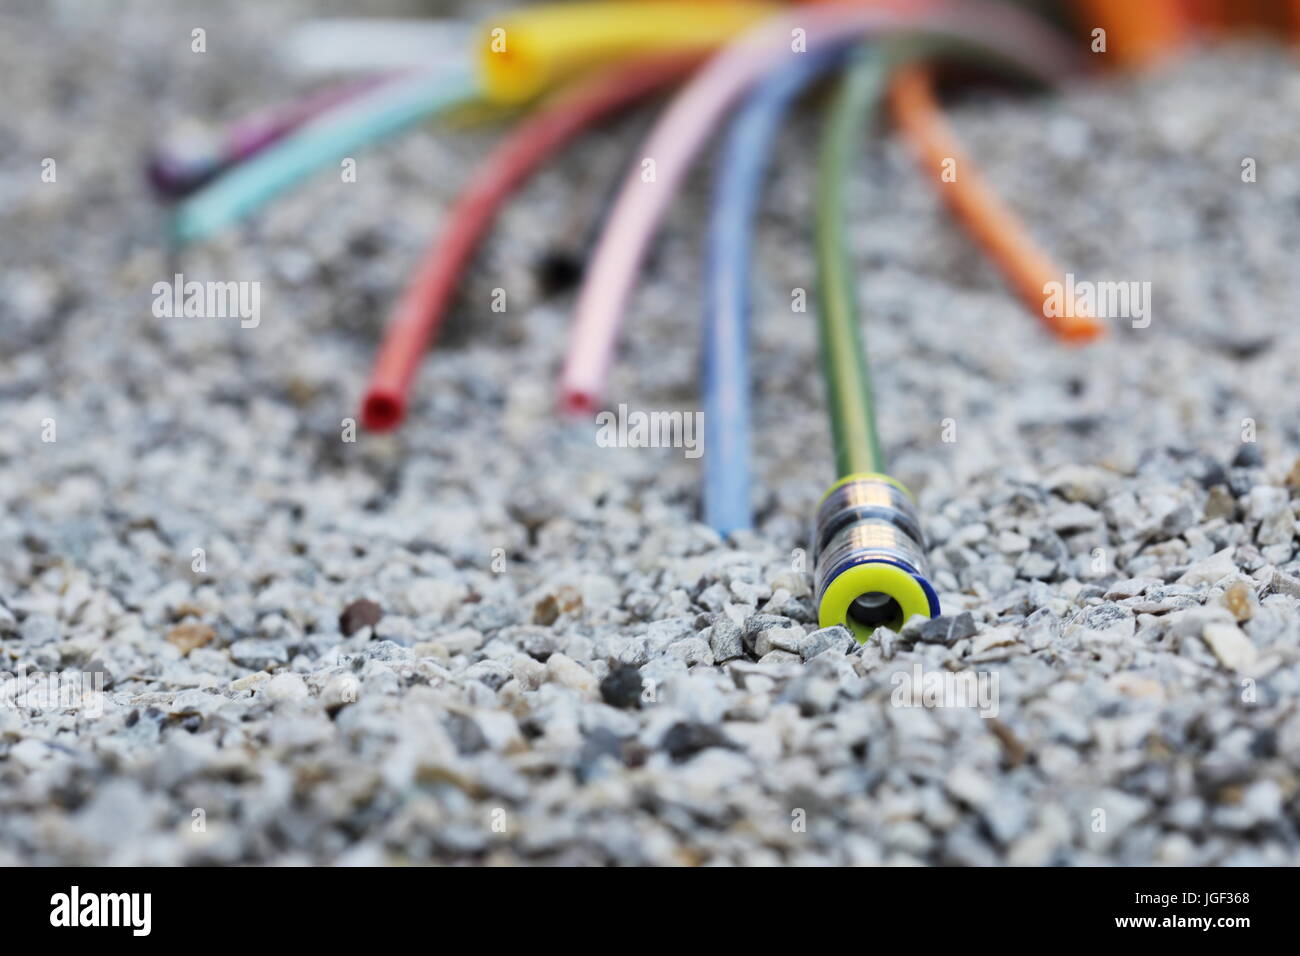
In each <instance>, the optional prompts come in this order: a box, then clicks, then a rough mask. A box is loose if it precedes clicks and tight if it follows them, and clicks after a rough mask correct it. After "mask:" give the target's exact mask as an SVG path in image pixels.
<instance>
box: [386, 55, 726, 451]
mask: <svg viewBox="0 0 1300 956" xmlns="http://www.w3.org/2000/svg"><path fill="white" fill-rule="evenodd" d="M701 58H702V54H700V53H698V52H692V53H690V54H677V55H672V56H659V57H654V58H652V59H643V60H638V61H636V62H634V63H632V64H630V65H628V66H624V67H619V68H615V69H613V70H610V71H608V72H605V73H601V74H599V75H597V76H595V77H593V78H592V80H591V81H590V82H587V83H584V84H583V85H582V86H581V87H579V88H578V89H576V90H574V91H573V92H572V93H570V94H568V95H564V96H562V97H561V98H560V99H558V100H557V101H556V102H555V103H554V104H552V105H550V106H546V107H543V108H542V109H541V110H540V111H539V112H537V113H536V114H534V115H533V116H531V117H529V118H528V119H527V120H525V121H524V122H523V123H521V124H520V125H519V126H518V127H516V128H515V130H514V131H513V132H512V133H511V134H510V135H509V137H507V139H506V140H505V141H504V142H502V143H501V144H500V145H499V146H497V148H496V149H495V150H494V151H493V153H492V154H491V156H489V157H488V160H487V163H486V164H485V165H484V166H483V167H482V168H481V169H480V171H479V173H478V175H476V176H475V177H474V178H473V179H472V180H471V181H470V183H469V185H468V186H466V187H465V189H464V191H463V192H462V193H461V194H460V196H458V197H457V199H456V204H455V206H454V207H453V208H452V211H451V214H450V217H449V219H448V222H447V226H446V228H445V229H444V230H443V231H442V234H441V235H439V236H438V238H437V240H436V241H435V242H434V243H433V245H431V246H430V247H429V250H428V252H427V253H426V254H425V257H424V261H423V262H422V263H421V264H420V267H419V269H418V271H417V272H416V273H415V276H414V278H413V279H412V280H411V282H410V284H409V285H408V286H407V287H406V291H405V292H404V293H403V294H402V298H401V301H400V302H399V303H398V305H397V308H396V310H395V311H394V313H393V316H392V318H391V319H390V320H389V324H388V330H387V331H386V332H385V333H384V341H383V343H382V344H381V345H380V348H379V355H378V357H377V358H376V360H375V367H374V369H373V371H372V372H371V373H370V384H369V386H368V387H367V388H366V394H365V398H364V399H363V401H362V404H361V421H362V423H363V424H364V425H365V426H366V428H369V429H371V430H372V431H387V430H389V429H391V428H395V427H397V425H399V424H400V423H401V421H402V419H403V417H405V414H406V401H407V395H408V393H409V392H410V389H411V384H412V382H413V380H414V378H415V373H416V370H417V369H418V368H419V366H420V361H421V359H422V358H423V357H424V353H425V351H426V350H427V349H428V348H429V346H430V345H431V344H432V342H433V340H434V338H435V337H436V335H437V333H438V329H439V328H440V327H441V326H442V322H443V319H444V318H445V317H446V314H447V307H448V306H449V305H450V303H451V298H452V295H453V293H454V292H455V290H456V282H457V280H458V279H459V278H460V275H461V273H462V272H464V270H465V267H466V266H467V265H468V264H469V261H470V258H471V257H472V256H473V254H474V249H475V247H476V246H477V245H478V243H479V241H480V240H481V239H482V238H483V236H484V235H485V234H486V232H487V230H488V227H489V226H490V225H491V224H492V220H493V219H494V218H495V217H496V214H497V212H498V211H499V210H500V208H501V206H502V205H503V204H504V203H505V200H506V198H507V197H508V196H509V195H510V193H512V192H513V191H514V190H515V189H517V188H518V187H519V186H520V185H521V184H522V183H523V182H524V180H526V179H527V178H528V176H529V175H530V174H531V173H533V172H534V171H535V170H536V169H537V168H538V167H540V166H541V165H542V163H544V162H545V161H546V160H547V159H549V158H550V157H551V156H552V155H554V154H555V153H556V152H558V151H559V150H560V149H561V148H562V147H563V146H564V145H565V144H566V143H568V142H569V141H570V140H572V139H573V138H574V137H575V136H577V135H578V134H579V133H581V132H582V131H583V130H584V129H586V128H587V127H589V126H591V125H592V124H594V123H596V122H597V121H598V120H600V119H602V118H604V117H606V116H608V115H610V114H611V113H613V112H614V111H616V110H617V109H619V108H620V107H623V106H626V105H628V104H629V103H631V102H633V101H635V100H637V99H640V98H641V97H643V96H646V95H648V94H650V93H653V92H654V91H655V90H657V89H660V88H661V87H664V86H667V85H669V84H671V83H673V82H674V81H676V80H679V79H681V78H682V77H684V76H685V75H686V74H687V73H689V72H690V70H691V69H692V68H693V67H695V66H696V65H697V64H698V63H699V62H700V60H701Z"/></svg>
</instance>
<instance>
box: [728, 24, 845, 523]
mask: <svg viewBox="0 0 1300 956" xmlns="http://www.w3.org/2000/svg"><path fill="white" fill-rule="evenodd" d="M849 49H850V47H849V46H848V45H844V46H840V47H838V48H836V49H833V50H828V51H826V52H824V53H816V54H803V55H800V56H798V57H796V61H795V63H794V64H792V65H791V66H788V67H785V68H783V69H782V70H780V71H779V72H777V73H774V74H772V75H771V76H770V77H768V78H767V79H766V80H764V81H763V82H762V84H760V85H759V86H758V87H757V88H756V89H755V90H754V92H753V93H752V94H750V96H749V98H748V99H747V100H746V101H745V104H744V106H742V107H741V109H740V111H739V112H738V113H737V114H736V118H735V120H733V121H732V124H731V129H730V131H729V132H728V134H727V140H726V142H725V143H724V145H723V148H722V152H721V155H720V157H719V170H718V174H717V181H716V186H715V188H714V193H713V214H712V217H711V220H710V223H709V235H708V264H707V270H708V271H707V276H706V278H705V300H706V303H707V304H706V310H707V311H706V315H705V321H704V442H705V446H704V447H705V452H704V519H705V521H707V522H708V523H709V525H710V526H712V527H713V528H714V529H715V530H716V531H717V532H718V533H719V534H722V535H727V534H730V533H731V532H733V531H737V530H740V529H744V528H750V527H752V526H753V514H752V512H751V511H750V503H749V486H750V461H749V449H750V407H749V406H750V403H749V312H750V295H749V277H750V258H751V255H752V251H753V233H754V216H755V213H756V211H757V207H758V195H759V185H760V184H761V183H762V181H763V178H764V174H765V173H766V170H767V165H768V158H769V156H770V154H771V152H772V142H773V140H774V139H775V138H776V133H777V131H778V129H779V128H780V126H781V121H782V119H783V117H784V116H785V111H786V109H787V108H788V107H789V105H790V104H791V103H792V102H793V101H794V100H795V99H796V98H797V97H798V96H799V94H800V93H801V92H803V90H804V89H805V88H807V87H808V86H809V85H810V84H811V83H812V82H813V81H814V80H816V79H817V78H818V77H820V76H821V75H822V74H824V73H826V72H827V71H829V70H831V69H833V68H834V67H836V66H838V65H840V64H841V63H843V62H844V57H845V54H846V53H847V52H848V51H849Z"/></svg>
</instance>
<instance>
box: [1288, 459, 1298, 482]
mask: <svg viewBox="0 0 1300 956" xmlns="http://www.w3.org/2000/svg"><path fill="white" fill-rule="evenodd" d="M1286 486H1287V487H1288V488H1292V489H1294V488H1300V458H1297V459H1296V460H1295V464H1293V465H1292V466H1291V470H1290V471H1289V472H1287V475H1286Z"/></svg>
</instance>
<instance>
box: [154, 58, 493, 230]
mask: <svg viewBox="0 0 1300 956" xmlns="http://www.w3.org/2000/svg"><path fill="white" fill-rule="evenodd" d="M478 92H479V85H478V81H477V80H476V79H475V78H474V77H473V76H472V75H471V74H470V73H468V72H463V71H457V72H446V71H437V72H431V73H422V74H420V75H418V76H414V77H411V78H410V79H406V80H400V81H398V82H396V83H393V84H390V85H385V86H383V87H380V88H379V89H378V90H375V91H374V92H372V93H368V94H366V95H364V96H361V97H358V98H357V99H355V100H353V101H351V102H349V103H348V104H347V105H345V106H342V107H340V108H338V109H336V110H332V111H330V112H329V113H327V114H326V115H324V116H322V117H321V118H320V119H318V120H315V121H314V122H312V123H310V124H308V125H306V126H303V127H302V128H301V129H299V130H298V131H297V132H295V133H293V134H292V135H290V136H287V137H285V138H284V139H282V140H281V141H280V142H278V143H276V144H275V145H273V146H271V147H268V148H267V149H266V150H264V151H263V152H261V153H259V154H257V155H256V156H254V157H253V158H251V159H249V160H248V161H247V162H245V163H243V164H241V165H240V166H237V167H236V168H234V169H232V170H231V171H230V172H228V173H226V174H225V175H224V176H222V177H220V178H219V179H217V180H216V181H215V182H213V183H211V184H210V185H208V186H206V187H205V188H203V189H202V190H200V191H199V192H197V193H195V194H194V195H193V196H191V197H190V198H189V199H187V200H186V201H185V202H183V203H182V204H181V205H180V206H179V207H177V210H176V214H175V216H174V218H173V219H172V235H173V237H174V238H175V239H176V240H177V241H179V242H182V243H185V242H193V241H195V240H198V239H203V238H205V237H207V236H209V235H211V234H212V233H213V232H215V231H217V230H218V229H221V228H222V227H224V226H227V225H230V224H231V223H233V222H237V221H238V220H240V219H243V218H244V217H245V216H247V215H249V214H250V213H252V212H253V211H255V210H256V209H258V208H259V207H260V206H262V205H263V204H264V203H267V202H269V201H270V200H271V199H273V198H274V197H275V196H276V195H278V194H279V193H281V192H283V191H285V190H286V189H289V188H291V187H293V186H295V185H297V184H298V183H299V182H301V181H302V180H303V179H305V178H306V177H307V176H309V175H310V174H311V173H313V172H316V171H317V170H319V169H320V168H322V167H323V166H325V165H327V164H328V163H332V162H335V161H337V160H340V159H342V158H344V157H346V156H347V155H348V154H349V153H351V152H352V151H353V150H356V149H359V148H362V147H365V146H368V145H370V144H371V143H374V142H377V141H378V140H381V139H385V138H386V137H389V136H392V135H394V134H396V133H399V132H401V131H402V130H404V129H406V128H407V127H409V126H413V125H415V124H416V123H419V122H421V121H422V120H424V119H426V118H428V117H430V116H433V115H435V114H438V113H441V112H444V111H446V110H449V109H452V108H454V107H457V106H461V105H464V104H466V103H469V102H472V101H473V100H475V99H477V97H478Z"/></svg>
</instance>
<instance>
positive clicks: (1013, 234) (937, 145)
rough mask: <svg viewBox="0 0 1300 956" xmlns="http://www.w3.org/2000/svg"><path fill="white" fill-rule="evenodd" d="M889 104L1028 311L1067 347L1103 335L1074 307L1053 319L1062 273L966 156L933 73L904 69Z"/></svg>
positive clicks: (922, 159)
mask: <svg viewBox="0 0 1300 956" xmlns="http://www.w3.org/2000/svg"><path fill="white" fill-rule="evenodd" d="M889 103H890V107H891V109H892V113H893V117H894V120H895V121H896V122H897V123H898V125H899V127H900V128H901V129H902V130H903V132H904V134H905V135H906V137H907V139H908V141H909V143H910V144H911V146H912V149H913V151H914V152H915V154H916V157H917V161H918V164H919V165H920V167H921V168H922V169H923V170H924V171H925V172H926V175H927V177H928V178H930V179H931V180H932V181H933V182H934V183H935V186H936V188H937V189H938V191H939V195H940V196H941V197H942V198H943V200H944V202H946V203H947V204H948V206H949V208H950V209H951V210H952V212H953V213H954V215H955V216H956V217H957V219H958V221H959V222H961V223H962V225H963V226H965V228H966V230H967V232H969V233H970V234H971V236H972V238H974V239H975V241H976V242H977V243H979V245H980V246H981V247H982V248H983V249H984V250H985V251H986V252H987V254H988V255H989V257H990V258H992V259H993V261H994V262H995V263H996V264H997V266H998V267H999V268H1000V269H1001V270H1002V273H1003V275H1004V276H1005V277H1006V279H1007V281H1008V283H1009V284H1010V285H1011V288H1012V289H1013V290H1015V293H1016V295H1017V296H1018V297H1019V298H1020V300H1021V301H1022V302H1024V304H1025V307H1026V308H1027V309H1029V311H1030V312H1031V313H1032V314H1033V315H1035V316H1037V317H1038V318H1039V319H1040V320H1041V321H1042V322H1043V323H1044V325H1046V326H1047V328H1048V329H1049V330H1050V331H1051V332H1052V333H1053V334H1055V335H1056V336H1057V337H1058V338H1060V339H1063V340H1065V341H1067V342H1076V343H1079V342H1086V341H1089V340H1091V339H1094V338H1096V337H1097V336H1098V335H1100V334H1101V333H1102V332H1103V331H1104V327H1103V326H1102V324H1101V323H1100V322H1099V321H1098V320H1097V319H1096V318H1095V317H1093V316H1092V315H1089V314H1087V313H1086V312H1083V311H1082V310H1081V309H1080V308H1079V307H1078V306H1077V304H1075V303H1070V304H1069V305H1071V306H1073V307H1072V308H1067V309H1064V310H1062V311H1064V312H1067V313H1068V314H1062V315H1048V311H1049V309H1048V308H1047V302H1046V291H1045V290H1046V289H1047V288H1048V284H1049V283H1052V282H1054V281H1059V280H1060V278H1061V277H1062V275H1063V273H1062V271H1061V269H1060V268H1059V267H1058V266H1057V265H1056V264H1055V263H1054V262H1053V261H1052V260H1051V258H1050V257H1048V256H1047V254H1046V253H1044V252H1043V251H1042V249H1041V248H1040V247H1039V246H1038V245H1037V244H1036V243H1035V242H1034V240H1033V238H1032V237H1031V236H1030V235H1029V232H1028V230H1027V229H1026V228H1025V226H1024V225H1023V224H1022V223H1021V222H1020V221H1019V220H1018V219H1017V218H1016V215H1015V214H1014V213H1013V212H1012V211H1011V210H1010V209H1009V208H1008V207H1007V206H1006V205H1005V204H1004V203H1003V202H1002V200H1001V199H1000V198H999V197H998V195H997V193H996V192H995V191H994V190H993V188H992V187H991V186H990V185H989V184H988V182H987V181H986V180H985V179H984V177H983V176H982V175H980V172H979V170H978V168H977V167H976V166H975V164H974V163H973V162H972V161H971V160H970V159H969V158H968V157H967V156H966V153H965V150H964V149H962V146H961V143H960V142H959V141H958V139H957V137H956V136H955V135H954V133H953V132H952V130H951V128H950V127H949V126H948V124H947V123H946V122H945V121H944V118H943V112H942V110H941V109H940V108H939V105H938V103H937V102H936V101H935V97H934V86H933V81H932V80H931V78H930V73H929V71H928V70H926V68H925V67H923V66H920V65H909V66H903V67H901V68H900V69H899V70H898V72H897V74H896V75H895V77H894V80H893V82H892V84H891V85H890V90H889ZM952 162H955V168H956V170H957V176H956V178H955V179H954V180H953V181H951V182H940V181H939V178H938V171H939V170H940V169H941V168H943V164H945V163H952Z"/></svg>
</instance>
